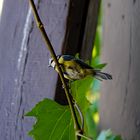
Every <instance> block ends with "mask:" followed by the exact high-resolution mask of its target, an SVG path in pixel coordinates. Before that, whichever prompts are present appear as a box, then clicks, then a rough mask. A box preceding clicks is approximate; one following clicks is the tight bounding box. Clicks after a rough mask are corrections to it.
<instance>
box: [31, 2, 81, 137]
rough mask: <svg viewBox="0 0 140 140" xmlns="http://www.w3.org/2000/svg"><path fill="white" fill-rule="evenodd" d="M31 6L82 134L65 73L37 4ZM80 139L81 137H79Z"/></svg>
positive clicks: (77, 129) (32, 3)
mask: <svg viewBox="0 0 140 140" xmlns="http://www.w3.org/2000/svg"><path fill="white" fill-rule="evenodd" d="M29 2H30V4H31V7H32V10H33V14H34V17H35V20H36V24H37V26H38V28H39V30H40V32H41V34H42V36H43V38H44V40H45V43H46V46H47V47H48V49H49V51H50V53H51V56H52V58H53V59H54V62H55V64H56V67H57V69H58V74H59V76H60V79H61V81H62V84H63V87H64V90H65V94H66V97H67V100H68V103H69V107H70V111H71V114H72V118H73V121H74V126H75V129H76V132H77V131H80V132H81V129H80V125H79V122H78V119H77V116H76V113H75V109H74V105H73V101H72V98H70V94H69V89H68V87H67V84H66V83H65V80H64V76H63V73H62V70H61V68H60V65H59V63H58V60H57V57H56V54H55V52H54V49H53V46H52V44H51V42H50V40H49V38H48V35H47V33H46V31H45V28H44V26H43V24H42V22H41V19H40V17H39V15H38V12H37V9H36V7H35V4H34V2H33V0H29ZM80 137H81V136H80ZM78 139H79V136H78Z"/></svg>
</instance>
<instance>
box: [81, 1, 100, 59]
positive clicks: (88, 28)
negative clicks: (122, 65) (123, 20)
mask: <svg viewBox="0 0 140 140" xmlns="http://www.w3.org/2000/svg"><path fill="white" fill-rule="evenodd" d="M100 3H101V1H100V0H98V1H97V0H90V1H89V6H88V12H87V15H86V19H85V20H86V23H85V27H84V36H83V39H82V40H83V41H82V48H81V51H80V56H81V58H82V59H84V60H90V59H91V57H92V50H93V45H94V40H95V35H96V26H97V21H98V13H99V9H100Z"/></svg>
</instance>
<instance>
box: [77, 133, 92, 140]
mask: <svg viewBox="0 0 140 140" xmlns="http://www.w3.org/2000/svg"><path fill="white" fill-rule="evenodd" d="M77 136H80V137H83V138H85V139H86V140H93V139H92V138H89V137H87V136H84V135H83V134H80V133H77Z"/></svg>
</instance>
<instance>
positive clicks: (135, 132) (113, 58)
mask: <svg viewBox="0 0 140 140" xmlns="http://www.w3.org/2000/svg"><path fill="white" fill-rule="evenodd" d="M103 7H104V10H103V13H104V28H103V31H104V37H103V38H104V43H103V51H102V61H105V62H107V63H108V65H107V69H106V71H107V72H110V73H112V75H113V80H112V81H111V82H110V81H108V82H104V83H102V91H101V93H102V95H101V101H100V115H101V128H111V129H112V130H113V131H114V132H115V133H118V134H121V135H122V136H123V138H124V139H125V140H139V139H140V107H139V102H140V94H139V91H140V85H139V83H140V75H139V71H140V61H139V60H140V47H139V44H140V31H139V28H140V18H139V14H140V1H138V0H133V1H131V0H114V1H110V0H105V1H104V3H103Z"/></svg>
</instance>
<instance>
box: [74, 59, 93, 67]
mask: <svg viewBox="0 0 140 140" xmlns="http://www.w3.org/2000/svg"><path fill="white" fill-rule="evenodd" d="M74 61H75V62H76V63H78V64H79V65H80V67H81V68H86V69H93V68H92V67H91V66H89V65H88V64H86V63H85V62H83V61H81V60H80V59H76V58H75V59H74Z"/></svg>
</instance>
